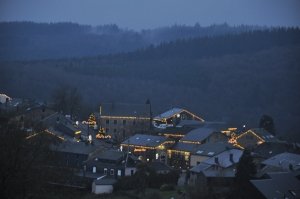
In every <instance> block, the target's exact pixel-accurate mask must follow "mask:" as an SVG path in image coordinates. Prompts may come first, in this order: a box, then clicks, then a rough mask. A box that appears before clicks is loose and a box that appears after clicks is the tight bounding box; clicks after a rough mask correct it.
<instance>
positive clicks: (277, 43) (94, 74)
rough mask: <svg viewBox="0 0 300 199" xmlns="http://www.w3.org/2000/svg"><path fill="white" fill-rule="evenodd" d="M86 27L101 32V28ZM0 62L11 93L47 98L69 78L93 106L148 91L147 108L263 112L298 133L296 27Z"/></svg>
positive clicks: (211, 115) (284, 132)
mask: <svg viewBox="0 0 300 199" xmlns="http://www.w3.org/2000/svg"><path fill="white" fill-rule="evenodd" d="M111 28H112V29H113V30H111ZM86 29H87V30H88V31H96V32H97V34H99V35H101V34H104V33H103V31H104V30H103V29H101V31H102V32H101V31H99V30H92V29H89V28H86ZM61 31H62V30H61ZM105 31H108V32H111V31H115V32H118V31H119V29H118V28H117V27H115V26H111V27H110V28H108V30H105ZM105 31H104V32H105ZM46 32H49V31H46ZM129 32H130V31H129ZM28 34H29V33H28ZM30 34H33V33H30ZM45 34H46V33H45ZM93 34H96V33H93ZM108 35H110V34H108ZM112 35H113V34H112ZM0 64H1V65H0V67H1V75H0V90H1V91H3V92H5V93H7V94H8V95H11V96H16V97H29V98H38V99H44V100H49V99H51V96H52V93H53V91H54V90H55V89H56V88H57V87H61V86H63V85H69V86H73V87H76V88H78V89H79V91H80V93H81V95H82V96H83V100H84V103H85V104H86V105H87V106H89V107H90V109H88V110H92V111H95V110H97V105H99V103H101V102H111V101H114V102H128V103H145V102H146V99H147V98H149V99H150V100H151V102H152V107H153V109H154V114H158V113H160V112H162V111H165V110H166V109H168V108H171V107H174V106H179V107H185V108H188V109H190V110H191V111H193V112H195V113H197V114H199V115H200V116H202V117H203V118H205V119H207V120H217V121H227V122H229V123H231V124H233V125H237V124H247V125H248V126H249V127H257V125H258V121H259V119H260V117H261V116H262V115H263V114H269V115H271V116H272V117H273V118H274V121H275V127H276V129H277V133H278V134H279V135H281V136H286V137H289V138H290V139H291V140H298V141H299V140H300V136H299V134H298V130H297V129H299V127H300V123H299V121H300V113H299V111H298V110H300V93H299V92H298V90H299V85H300V79H299V77H300V30H299V29H297V28H274V29H267V30H256V31H250V32H240V33H236V32H235V33H234V34H219V35H214V36H208V35H206V36H201V37H188V38H185V39H181V40H176V41H173V40H172V41H169V42H164V43H162V44H156V45H152V46H149V47H144V48H143V49H138V50H135V51H133V52H123V53H118V54H110V55H97V56H94V57H85V58H67V59H53V60H39V61H38V60H36V61H2V62H1V63H0Z"/></svg>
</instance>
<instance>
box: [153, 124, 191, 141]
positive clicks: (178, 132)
mask: <svg viewBox="0 0 300 199" xmlns="http://www.w3.org/2000/svg"><path fill="white" fill-rule="evenodd" d="M193 129H195V128H194V127H190V126H183V127H180V128H178V127H168V128H164V129H161V128H155V129H154V130H155V132H156V133H157V134H158V135H160V136H165V137H167V138H170V139H173V140H175V141H176V142H177V141H179V140H180V139H181V138H183V137H184V136H185V135H186V134H187V133H188V132H190V131H191V130H193Z"/></svg>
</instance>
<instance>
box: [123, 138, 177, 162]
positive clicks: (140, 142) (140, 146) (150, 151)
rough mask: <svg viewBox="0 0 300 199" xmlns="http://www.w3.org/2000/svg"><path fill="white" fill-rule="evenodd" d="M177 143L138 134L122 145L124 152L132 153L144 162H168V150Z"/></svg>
mask: <svg viewBox="0 0 300 199" xmlns="http://www.w3.org/2000/svg"><path fill="white" fill-rule="evenodd" d="M174 143H175V142H174V141H172V140H170V139H168V138H166V137H163V136H154V135H145V134H136V135H134V136H131V137H130V138H128V139H127V140H125V141H123V142H122V143H121V146H120V148H121V150H122V151H130V152H131V153H133V154H134V155H136V156H138V157H139V158H140V159H141V160H142V161H147V162H151V161H152V160H159V161H162V162H165V161H166V149H168V148H169V147H170V146H171V145H172V144H174Z"/></svg>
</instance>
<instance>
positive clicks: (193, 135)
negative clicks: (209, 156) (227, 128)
mask: <svg viewBox="0 0 300 199" xmlns="http://www.w3.org/2000/svg"><path fill="white" fill-rule="evenodd" d="M214 132H215V129H212V128H206V127H200V128H197V129H194V130H192V131H190V132H189V133H187V134H186V135H185V136H184V137H183V138H182V139H180V142H183V141H191V142H202V141H203V140H205V139H206V138H207V137H208V136H210V135H211V134H212V133H214Z"/></svg>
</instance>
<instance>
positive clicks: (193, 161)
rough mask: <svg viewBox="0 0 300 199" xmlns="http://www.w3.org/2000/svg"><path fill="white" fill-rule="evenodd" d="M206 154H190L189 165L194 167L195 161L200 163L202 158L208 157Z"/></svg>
mask: <svg viewBox="0 0 300 199" xmlns="http://www.w3.org/2000/svg"><path fill="white" fill-rule="evenodd" d="M208 158H209V157H208V156H201V155H191V161H190V166H191V167H194V166H196V165H197V162H199V163H201V162H203V161H204V160H206V159H208Z"/></svg>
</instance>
